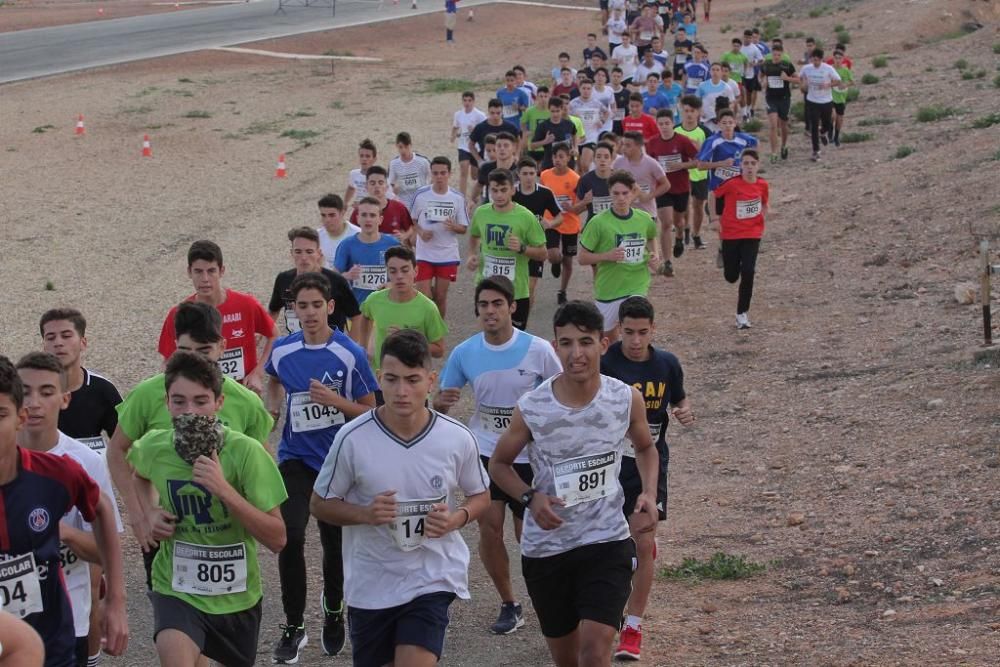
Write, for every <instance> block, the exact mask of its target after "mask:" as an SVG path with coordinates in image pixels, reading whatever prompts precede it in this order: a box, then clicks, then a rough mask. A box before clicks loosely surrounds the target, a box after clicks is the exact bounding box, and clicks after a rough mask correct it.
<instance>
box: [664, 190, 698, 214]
mask: <svg viewBox="0 0 1000 667" xmlns="http://www.w3.org/2000/svg"><path fill="white" fill-rule="evenodd" d="M690 196H691V193H690V192H677V193H674V194H671V193H669V192H667V193H665V194H662V195H660V196H659V197H657V198H656V208H673V209H674V210H675V211H677V212H678V213H683V212H684V211H686V210H688V198H689V197H690Z"/></svg>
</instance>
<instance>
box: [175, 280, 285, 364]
mask: <svg viewBox="0 0 1000 667" xmlns="http://www.w3.org/2000/svg"><path fill="white" fill-rule="evenodd" d="M185 300H186V301H194V295H193V294H192V295H191V296H189V297H188V298H187V299H185ZM176 313H177V306H174V307H173V308H171V309H170V312H169V313H167V319H166V320H164V322H163V328H162V329H161V330H160V345H159V351H160V354H161V355H162V356H163V358H164V359H168V358H169V357H170V355H171V354H173V353H174V351H175V350H176V349H177V335H176V334H175V333H174V315H175V314H176ZM219 314H221V315H222V337H223V338H225V339H226V351H225V353H223V355H222V358H221V359H219V369H220V370H222V374H223V375H226V376H228V377H231V378H233V379H234V380H242V379H243V378H244V377H246V376H247V375H248V374H249V373H251V372H253V369H255V368H257V338H256V334H260V335H261V336H264V337H265V338H273V337H274V336H275V335H276V334H277V331H276V330H275V328H274V321H273V320H271V316H270V315H268V314H267V311H266V310H264V306H262V305H260V302H259V301H257V299H255V298H254V297H253V296H251V295H249V294H244V293H243V292H237V291H236V290H231V289H227V290H226V300H225V301H223V302H222V305H220V306H219Z"/></svg>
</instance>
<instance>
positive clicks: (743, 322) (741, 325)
mask: <svg viewBox="0 0 1000 667" xmlns="http://www.w3.org/2000/svg"><path fill="white" fill-rule="evenodd" d="M736 328H737V329H749V328H750V314H749V313H736Z"/></svg>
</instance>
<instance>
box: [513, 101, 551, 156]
mask: <svg viewBox="0 0 1000 667" xmlns="http://www.w3.org/2000/svg"><path fill="white" fill-rule="evenodd" d="M549 117H550V114H549V87H548V86H539V87H538V93H537V94H536V95H535V103H534V104H532V105H531V106H530V107H528V109H527V110H526V111H525V112H524V113H522V114H521V135H520V136H521V145H522V146H524V147H525V148H526V153H527V156H528V157H531V158H532V159H534V160H535V161H538V162H540V161H541V159H542V158H543V157H545V150H544V149H543V148H531V147H530V146H531V138H532V137H533V136H535V128H537V127H538V124H539V123H541V122H542V121H543V120H548V119H549Z"/></svg>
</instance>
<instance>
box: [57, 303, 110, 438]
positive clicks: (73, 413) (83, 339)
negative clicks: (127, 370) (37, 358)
mask: <svg viewBox="0 0 1000 667" xmlns="http://www.w3.org/2000/svg"><path fill="white" fill-rule="evenodd" d="M38 328H39V329H40V330H41V333H42V348H43V349H44V350H45V351H46V352H48V353H50V354H54V355H55V356H56V357H57V358H58V359H59V362H60V363H62V365H63V369H65V371H66V379H67V382H68V383H69V391H70V396H71V398H70V401H69V405H67V406H66V407H65V408H64V409H63V410H61V411H60V412H59V430H60V431H62V432H63V433H65V434H66V435H67V436H69V437H70V438H73V439H74V440H79V441H80V442H82V443H83V444H85V445H87V446H88V447H90V448H91V449H93V450H94V451H95V452H99V453H100V454H101V455H102V456H103V455H104V452H105V450H106V443H105V440H104V438H105V436H106V437H107V438H109V439H110V438H111V436H112V435H113V434H114V432H115V427H116V426H118V413H117V412H116V411H115V407H116V406H117V405H118V404H119V403H121V402H122V397H121V394H119V393H118V389H117V388H116V387H115V385H114V384H112V383H111V381H110V380H108V379H107V378H105V377H102V376H100V375H98V374H97V373H94V372H93V371H90V370H88V369H87V368H84V366H83V363H82V361H81V357H82V356H83V353H84V351H85V350H86V349H87V345H88V341H87V320H86V319H84V317H83V314H82V313H81V312H80V311H79V310H76V309H75V308H53V309H52V310H47V311H45V313H44V314H43V315H42V318H41V320H40V321H39V323H38Z"/></svg>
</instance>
